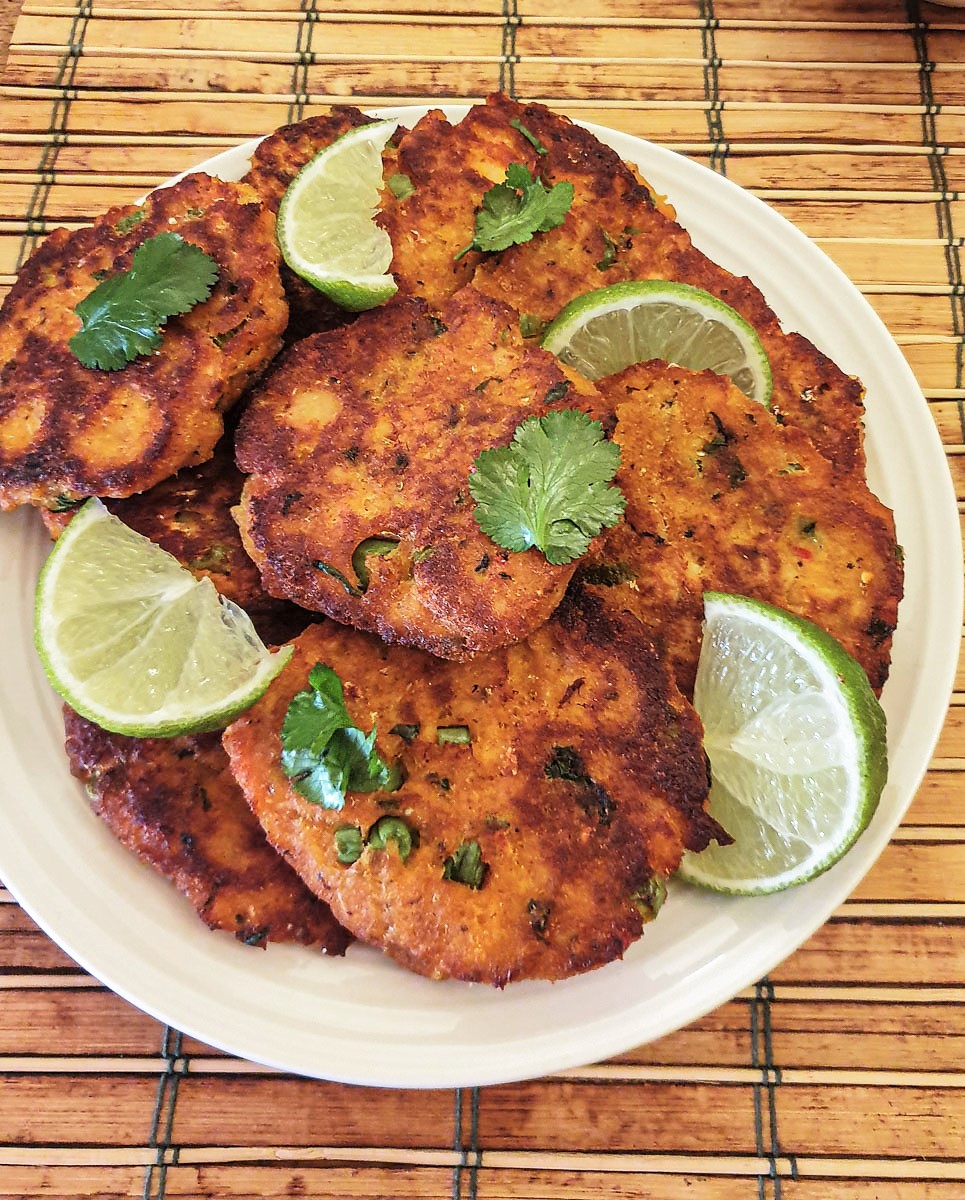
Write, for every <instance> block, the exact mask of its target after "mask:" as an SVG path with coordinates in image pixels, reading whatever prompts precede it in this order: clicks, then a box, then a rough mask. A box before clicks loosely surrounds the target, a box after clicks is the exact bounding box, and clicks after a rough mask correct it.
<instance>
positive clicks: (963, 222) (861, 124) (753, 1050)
mask: <svg viewBox="0 0 965 1200" xmlns="http://www.w3.org/2000/svg"><path fill="white" fill-rule="evenodd" d="M383 7H384V6H383V5H379V4H377V3H374V2H373V0H340V2H336V0H328V2H327V3H326V2H325V0H317V2H316V0H227V2H225V0H222V3H220V4H214V3H212V2H211V0H208V2H207V3H205V2H204V0H169V2H166V0H118V3H116V4H110V3H100V2H96V3H91V2H90V0H78V2H76V3H71V2H70V0H53V2H51V3H39V2H35V0H28V3H26V5H25V6H24V8H23V11H22V15H21V16H20V19H19V21H18V23H17V25H16V29H15V31H14V35H13V40H12V44H11V47H10V54H9V60H8V63H7V68H6V73H5V76H4V79H3V87H2V90H0V103H2V109H0V111H2V114H3V117H2V121H0V287H2V288H3V289H4V290H5V289H6V288H7V287H8V286H9V284H10V282H11V280H12V276H13V273H14V272H15V271H16V269H17V267H18V265H19V264H20V263H21V262H23V260H24V258H25V257H26V255H27V254H28V253H29V252H30V250H31V249H32V247H33V246H34V245H35V244H36V241H37V239H38V238H39V237H41V236H42V235H43V234H44V233H45V232H46V231H47V230H49V229H50V228H52V227H53V226H55V225H57V224H61V223H65V224H68V225H74V224H79V223H83V222H85V221H87V220H88V219H90V218H91V217H92V216H93V215H94V214H96V213H97V212H99V211H101V210H103V209H105V208H106V207H108V206H109V205H110V204H114V203H118V202H122V201H128V200H130V199H133V198H134V197H136V196H137V195H139V194H141V193H142V192H143V191H144V190H145V189H147V188H149V187H150V186H152V185H154V184H155V183H157V182H159V181H160V180H161V179H163V178H164V177H165V176H167V175H170V174H172V173H174V172H176V171H178V170H181V169H183V168H185V167H187V166H190V165H191V164H193V163H195V162H197V161H199V160H201V159H203V158H205V157H207V156H209V155H210V154H211V153H212V152H214V151H217V150H218V149H221V148H223V147H226V146H230V145H232V144H234V143H236V142H238V141H240V140H242V139H245V138H247V137H250V136H253V135H255V134H258V133H262V132H265V131H267V130H270V129H272V128H274V127H275V126H277V125H279V124H281V123H283V122H285V121H286V120H291V119H293V118H296V117H298V116H300V115H302V114H307V113H310V112H312V111H313V110H314V109H315V108H316V107H317V106H318V105H321V104H324V103H327V102H332V101H341V100H348V99H351V100H352V101H353V102H355V103H358V104H361V105H365V104H386V103H394V102H413V103H419V102H427V101H439V102H442V101H446V100H453V101H464V100H472V99H477V98H480V97H482V96H484V95H485V94H486V93H487V92H489V91H492V90H495V89H497V88H501V89H504V90H506V91H508V92H511V93H514V94H516V95H518V96H520V97H523V98H526V99H530V98H535V99H542V100H546V101H548V102H549V103H552V104H553V105H555V106H556V107H559V108H560V109H562V110H563V111H564V112H566V113H568V114H569V115H571V116H574V117H580V118H584V119H588V120H593V121H598V122H600V123H602V124H606V125H609V126H612V127H614V128H617V129H622V130H625V131H627V132H630V133H634V134H638V135H641V136H644V137H647V138H650V139H652V140H654V141H657V142H660V143H663V144H665V145H668V146H670V147H672V148H674V149H677V150H679V151H682V152H683V153H684V154H687V155H689V156H691V157H693V158H695V159H697V160H699V161H701V162H704V163H706V164H709V165H710V166H711V167H713V168H714V169H716V170H717V171H719V172H722V173H723V174H725V175H727V176H728V177H729V178H731V179H732V180H734V181H735V182H737V183H739V184H741V185H743V186H744V187H746V188H748V189H750V190H751V191H752V192H754V193H756V194H757V195H759V196H761V197H763V198H764V199H766V200H767V201H769V202H770V203H771V204H772V205H774V206H775V207H776V208H777V209H778V210H779V211H780V212H782V213H783V214H784V215H786V216H787V217H788V218H790V220H792V221H793V222H795V223H796V224H797V225H798V226H799V227H800V228H801V229H803V230H804V231H805V232H806V233H808V234H809V235H810V236H811V237H813V238H814V239H815V240H816V241H817V242H818V244H819V245H821V246H822V247H823V248H824V249H825V250H826V251H827V253H828V254H829V255H830V256H831V257H832V258H833V259H835V260H836V261H837V262H838V263H839V264H840V265H841V266H842V267H843V268H844V270H845V271H846V272H847V273H848V274H849V275H850V276H851V278H852V279H853V280H855V282H856V283H857V284H858V285H859V286H860V287H861V289H862V290H863V291H864V293H865V294H866V295H867V296H868V298H869V300H870V301H871V303H872V304H873V305H874V307H875V308H876V309H877V310H878V312H879V313H880V315H881V316H882V318H883V319H884V321H885V322H886V324H887V325H888V326H889V327H890V329H891V330H892V332H893V333H894V335H895V337H896V339H897V340H898V342H899V344H900V345H901V346H902V348H903V350H904V352H905V354H906V355H907V357H908V359H909V361H910V363H911V365H912V367H913V369H914V371H915V372H916V374H917V377H918V379H919V381H920V383H921V386H922V388H923V390H924V393H925V396H926V398H927V400H928V405H929V408H930V410H931V412H932V414H933V416H934V418H935V421H936V424H937V426H938V429H939V431H940V434H941V438H942V441H943V443H944V445H945V448H946V451H947V456H948V463H949V466H950V468H951V471H952V475H953V478H954V480H955V484H956V488H957V493H958V495H959V497H962V496H963V492H965V465H963V464H965V457H963V456H965V413H963V403H965V378H963V373H965V364H963V358H965V281H963V271H962V238H963V235H965V11H963V12H957V11H956V10H955V9H943V8H939V7H936V6H932V5H929V4H922V5H920V6H919V4H918V3H917V2H916V0H910V2H909V3H907V4H905V5H902V4H901V3H898V2H889V0H853V3H851V4H844V3H843V2H841V0H798V3H797V4H796V5H794V6H793V7H792V6H789V5H787V4H784V3H781V2H779V0H596V2H595V3H589V2H587V0H582V2H573V0H449V2H448V3H445V2H443V0H421V2H419V0H409V2H407V3H400V4H396V5H392V6H390V7H389V11H388V12H381V11H380V9H381V8H383ZM788 14H790V15H788ZM957 686H958V687H959V688H961V687H962V680H961V675H960V677H959V683H958V685H957ZM963 835H965V717H963V694H962V692H961V691H956V694H955V696H954V698H953V702H952V705H951V708H950V711H949V714H948V719H947V722H946V725H945V728H944V732H943V734H942V737H941V740H940V743H939V745H938V748H937V750H936V754H935V758H934V760H933V762H932V765H931V769H930V770H929V772H928V775H927V778H926V780H925V782H924V785H923V786H922V788H921V790H920V793H919V795H918V796H917V798H916V800H915V802H914V804H913V806H912V808H911V810H910V812H909V814H908V817H907V820H906V822H905V823H904V825H903V826H902V827H901V829H900V831H899V832H898V835H897V837H896V838H895V839H894V841H893V843H892V844H891V846H889V848H888V849H887V850H886V851H885V853H884V855H883V856H882V858H881V860H880V861H879V863H878V864H877V865H876V867H875V868H874V870H873V871H872V872H871V874H870V875H869V877H868V878H867V879H866V880H865V881H864V883H863V884H862V885H861V886H860V888H859V889H858V891H857V892H856V894H855V895H854V897H853V898H852V899H850V900H849V901H848V902H847V903H846V904H845V905H843V907H842V908H841V909H840V910H839V911H838V912H837V913H836V914H835V915H834V917H833V918H832V919H831V920H830V921H829V922H828V924H827V925H826V926H825V927H824V928H823V929H821V930H820V932H818V933H817V934H816V935H815V936H814V937H813V938H812V939H811V940H810V941H809V942H808V943H807V944H806V945H805V946H804V947H803V948H802V949H801V950H800V951H799V952H797V953H796V954H794V955H793V956H792V957H791V958H790V959H789V960H788V961H786V962H785V963H783V964H782V965H781V966H780V967H778V968H777V969H776V970H775V971H774V972H773V974H772V975H771V976H770V977H769V978H766V979H763V980H761V981H760V982H759V983H758V984H757V986H756V987H754V988H752V989H750V990H748V991H747V992H746V993H744V994H741V995H739V996H737V997H736V998H735V999H734V1000H732V1001H731V1002H730V1003H728V1004H725V1005H723V1006H722V1007H721V1008H720V1009H719V1010H717V1011H716V1012H714V1013H713V1014H711V1015H710V1016H708V1017H706V1018H705V1019H703V1020H701V1021H698V1022H697V1023H695V1024H694V1025H692V1026H690V1027H689V1028H686V1029H684V1030H681V1031H680V1032H679V1033H676V1034H674V1035H672V1036H670V1037H666V1038H664V1039H662V1040H661V1041H659V1042H657V1043H655V1044H652V1045H649V1046H644V1047H641V1048H639V1049H638V1050H636V1051H634V1052H632V1053H629V1054H626V1055H624V1056H622V1057H620V1058H618V1059H615V1060H613V1061H611V1062H608V1063H604V1064H598V1065H594V1066H589V1067H586V1068H585V1069H582V1070H578V1071H570V1072H567V1073H565V1074H563V1075H559V1076H555V1077H552V1078H547V1079H541V1080H537V1081H535V1082H531V1083H523V1084H516V1085H512V1086H503V1087H491V1088H485V1089H460V1090H455V1091H437V1092H425V1093H414V1094H413V1093H406V1094H404V1095H403V1094H401V1093H398V1092H393V1091H377V1090H376V1091H372V1090H366V1091H363V1090H361V1089H355V1088H351V1087H346V1086H342V1085H336V1084H328V1083H323V1082H317V1081H309V1080H304V1079H299V1078H295V1077H290V1076H285V1075H282V1074H278V1073H275V1072H272V1071H269V1070H266V1069H261V1068H258V1067H254V1066H252V1065H250V1064H248V1063H245V1062H242V1061H239V1060H236V1059H233V1058H230V1057H228V1056H225V1055H222V1054H219V1053H217V1052H215V1051H213V1050H211V1049H209V1048H208V1047H206V1046H204V1045H201V1044H198V1043H196V1042H194V1041H192V1040H191V1039H190V1038H187V1037H184V1036H182V1035H181V1034H179V1033H178V1032H177V1031H176V1030H173V1029H170V1028H167V1027H164V1026H161V1025H159V1024H158V1023H157V1022H155V1021H154V1020H152V1019H150V1018H148V1017H146V1016H144V1015H142V1014H140V1013H138V1012H137V1011H135V1010H134V1009H132V1008H131V1007H129V1006H128V1005H127V1004H126V1003H125V1002H123V1001H121V1000H119V999H118V998H116V997H115V996H114V995H112V994H111V993H110V992H108V991H107V990H105V989H104V988H103V987H101V986H100V985H99V984H98V983H97V982H96V981H94V980H93V979H91V978H90V977H88V976H87V975H85V974H84V973H83V972H82V971H81V970H79V969H78V968H77V967H76V966H75V965H74V964H73V963H72V962H71V961H70V960H69V959H68V958H67V957H66V956H65V955H64V954H63V953H62V952H61V951H60V950H59V949H58V948H57V947H56V946H54V945H53V944H52V943H51V942H50V941H48V940H47V938H46V937H45V936H44V935H43V934H41V933H40V932H39V931H38V930H37V929H36V928H35V927H34V926H33V924H32V923H31V921H30V920H29V919H28V918H27V916H26V915H25V914H24V913H23V912H22V911H21V910H20V909H19V907H18V906H17V905H16V903H14V902H13V900H12V898H11V897H10V895H9V894H7V893H6V892H3V891H2V890H0V901H2V903H0V1194H2V1195H12V1196H35V1195H43V1196H65V1197H74V1196H104V1197H107V1196H142V1195H143V1196H145V1197H161V1196H171V1197H175V1196H200V1195H204V1196H214V1197H236V1196H244V1195H259V1196H292V1195H299V1196H306V1195H308V1196H326V1197H334V1196H353V1197H361V1196H385V1197H403V1196H419V1197H435V1196H440V1197H441V1196H453V1197H476V1196H478V1197H487V1198H493V1200H495V1198H497V1197H513V1198H516V1200H523V1198H525V1200H530V1198H532V1200H535V1198H537V1197H551V1196H553V1197H555V1196H560V1195H566V1196H572V1197H574V1198H576V1197H589V1196H597V1195H611V1196H620V1197H648V1198H651V1200H676V1198H678V1197H682V1196H688V1197H695V1198H699V1200H737V1198H741V1200H744V1198H751V1197H758V1198H761V1197H782V1196H783V1197H785V1198H786V1200H912V1198H914V1200H961V1197H962V1196H965V1103H963V1098H965V1091H963V1084H965V937H963V931H962V922H963V919H965V870H963V866H965V851H963V844H965V836H963Z"/></svg>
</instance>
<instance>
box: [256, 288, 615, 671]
mask: <svg viewBox="0 0 965 1200" xmlns="http://www.w3.org/2000/svg"><path fill="white" fill-rule="evenodd" d="M560 389H563V391H562V392H561V391H560ZM553 397H555V399H553ZM595 401H596V393H595V391H594V390H593V389H592V388H591V387H590V385H588V384H587V383H586V382H585V381H583V380H580V379H578V378H570V377H569V376H568V375H567V374H565V373H564V372H563V370H562V369H561V368H560V366H559V364H558V363H557V362H556V360H555V359H553V357H552V356H551V355H549V354H546V353H544V352H543V351H541V350H539V349H537V348H529V347H527V346H525V345H524V344H523V341H522V339H521V337H520V335H519V331H518V326H517V319H516V314H515V313H514V312H513V311H512V310H510V309H506V308H505V307H504V306H503V305H500V304H498V303H496V302H495V301H492V300H490V299H488V298H484V297H481V296H479V295H478V294H477V293H476V292H474V291H473V290H472V289H471V288H466V289H463V290H462V291H461V292H460V293H459V294H458V295H457V296H456V297H454V298H453V299H452V300H450V301H449V302H448V303H447V304H446V305H445V306H444V307H443V308H442V309H441V310H440V317H439V318H433V317H430V316H429V314H428V313H427V310H426V306H425V304H424V303H423V302H421V301H418V300H415V299H411V298H399V299H396V300H394V301H393V302H391V303H390V304H389V305H387V306H386V307H384V308H382V309H379V310H377V311H375V312H373V313H366V314H363V315H362V316H361V317H360V318H359V319H358V320H357V321H355V322H354V323H353V324H352V325H350V326H346V327H345V328H343V329H341V330H338V331H334V332H332V333H327V334H320V335H318V336H316V337H314V338H310V339H306V340H305V341H303V342H301V343H299V345H298V346H296V347H295V348H293V349H292V350H291V351H289V352H288V354H287V355H286V356H285V357H284V358H283V359H282V361H281V362H280V364H279V366H278V368H277V369H276V370H275V371H274V372H273V373H272V374H271V375H270V376H269V377H268V379H267V380H266V381H265V383H264V385H263V386H262V387H260V388H259V389H258V390H257V392H256V393H255V395H254V396H253V398H252V401H251V404H250V405H249V407H248V409H247V411H246V412H245V414H244V416H243V418H242V421H241V424H240V427H239V431H238V438H237V443H236V452H237V458H238V462H239V465H240V466H241V468H242V470H243V471H245V472H247V473H249V476H250V477H249V479H248V481H247V482H246V484H245V488H244V493H243V499H242V503H241V506H240V508H239V510H238V514H237V515H238V521H239V525H240V527H241V531H242V535H243V537H244V539H245V545H246V548H247V550H248V553H249V554H250V555H251V557H252V558H253V559H254V560H255V562H256V563H257V564H258V567H259V569H260V571H261V574H262V580H263V582H264V585H265V587H266V589H267V590H268V591H269V592H270V593H271V594H272V595H276V596H285V597H287V598H288V599H290V600H293V601H295V603H297V604H299V605H301V606H302V607H304V608H311V609H315V610H317V611H319V612H324V613H325V614H326V615H328V616H331V617H334V618H335V619H336V620H338V621H342V622H345V623H346V624H351V625H355V626H357V627H358V628H361V629H368V630H371V631H373V632H376V633H378V634H379V635H380V636H381V637H383V638H385V639H386V640H387V641H398V642H404V643H405V644H407V645H417V646H421V647H423V648H425V649H428V650H431V651H432V652H433V653H435V654H439V655H442V656H443V657H448V658H462V657H465V656H467V655H469V654H472V653H477V652H479V651H483V650H489V649H492V648H494V647H495V646H498V645H501V644H504V643H505V642H508V641H513V640H517V639H519V638H521V637H525V636H526V634H528V633H529V632H530V631H531V630H533V629H535V628H536V627H537V626H539V625H540V624H542V623H543V622H544V621H546V620H547V618H548V617H549V615H550V613H551V612H552V611H553V609H554V608H555V607H556V605H557V604H558V603H559V600H560V597H561V596H562V594H563V591H564V589H565V588H566V584H567V582H568V581H569V579H570V577H571V575H572V573H573V565H572V564H570V565H567V566H552V565H550V564H549V563H547V561H546V560H545V558H544V557H543V555H542V554H541V553H540V552H539V551H536V550H530V551H527V552H525V553H520V554H515V553H510V552H509V551H505V550H501V549H500V548H499V547H498V546H496V545H495V544H494V543H493V542H492V541H491V540H490V539H489V538H488V537H486V536H485V535H484V534H483V533H482V532H481V531H480V530H479V528H478V527H477V525H476V522H475V519H474V517H473V502H472V499H471V496H470V493H469V487H468V482H469V475H470V472H471V470H472V468H473V462H474V459H475V457H476V455H477V454H478V453H479V452H480V451H481V450H483V449H485V448H487V447H490V446H494V445H501V444H508V443H509V442H510V440H511V438H512V434H513V431H514V430H515V428H516V426H517V425H518V424H519V423H520V422H521V421H522V420H523V419H524V418H525V417H527V416H530V415H532V414H534V413H537V414H538V413H542V412H545V411H547V409H548V407H559V405H560V404H563V405H571V406H581V407H584V408H589V407H592V405H593V404H594V403H595ZM370 537H388V538H392V539H397V540H398V542H399V546H398V549H397V550H396V551H395V552H394V553H393V554H391V555H390V556H389V557H384V558H371V559H369V560H368V564H369V572H370V575H371V579H370V582H369V584H368V587H367V589H366V590H365V591H364V594H362V589H361V588H360V586H359V584H360V581H359V580H358V578H357V577H356V573H355V568H354V567H353V563H352V555H353V552H354V551H355V549H356V547H358V546H359V545H360V544H361V543H362V542H363V541H364V540H365V539H367V538H370ZM336 572H337V573H338V574H336ZM339 575H341V577H342V578H341V579H339Z"/></svg>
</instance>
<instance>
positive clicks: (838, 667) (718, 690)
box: [680, 592, 888, 895]
mask: <svg viewBox="0 0 965 1200" xmlns="http://www.w3.org/2000/svg"><path fill="white" fill-rule="evenodd" d="M704 614H705V620H704V640H703V645H702V648H701V654H700V663H699V666H698V669H697V682H696V686H695V690H694V707H695V708H696V709H697V712H698V713H699V715H700V718H701V720H702V721H703V723H704V746H705V749H706V751H707V754H708V757H709V759H710V767H711V779H712V783H711V792H710V804H709V808H710V812H711V814H712V815H713V816H714V817H716V819H717V820H718V821H720V823H721V825H723V827H724V828H725V829H726V830H727V832H728V833H729V834H730V835H731V836H732V837H733V838H734V843H733V845H730V846H718V845H717V844H713V845H711V846H709V847H708V848H707V849H706V850H703V851H701V852H700V853H699V854H687V855H685V857H684V861H683V863H682V865H681V868H680V875H681V877H682V878H684V879H686V880H687V881H689V882H690V883H695V884H698V885H700V886H702V887H707V888H713V889H714V890H717V891H722V892H734V893H739V894H741V895H757V894H761V893H765V892H775V891H780V890H782V889H783V888H787V887H790V886H791V885H792V884H798V883H803V882H804V881H805V880H808V879H813V878H814V877H815V876H816V875H819V874H821V872H823V871H826V870H827V869H828V868H829V867H830V866H832V865H833V864H834V863H836V862H837V861H838V859H840V858H841V856H842V855H843V854H844V853H845V852H846V851H847V850H848V849H849V848H850V847H851V845H852V844H853V843H854V841H855V839H856V838H857V837H858V835H859V834H860V833H861V832H862V831H863V830H864V829H865V828H866V826H867V825H868V823H869V821H870V820H871V818H872V816H873V815H874V812H875V809H876V807H877V805H878V799H879V797H880V795H881V791H882V788H883V787H884V785H885V779H886V777H887V773H888V764H887V747H886V736H885V714H884V711H883V710H882V708H881V705H880V704H879V703H878V701H877V699H876V698H875V695H874V693H873V692H872V690H871V687H870V685H869V683H868V679H867V676H866V675H865V673H864V671H863V670H862V669H861V667H860V666H859V665H858V664H857V663H856V662H855V661H854V659H853V658H851V656H850V655H848V654H847V653H846V652H845V651H844V649H843V648H842V647H841V645H840V644H839V643H838V642H837V641H835V639H834V638H832V637H831V636H830V635H828V634H827V633H825V632H824V631H823V630H821V629H819V628H818V627H817V626H816V625H813V624H812V623H811V622H810V621H805V620H803V619H802V618H800V617H797V616H793V615H792V614H790V613H787V612H785V611H783V610H782V609H779V608H775V607H773V606H772V605H770V604H764V603H763V602H761V601H758V600H751V599H748V598H747V597H745V596H733V595H725V594H723V593H720V592H708V593H707V594H706V595H705V596H704Z"/></svg>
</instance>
